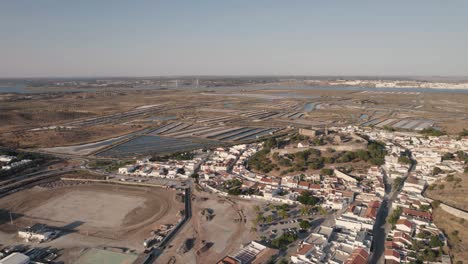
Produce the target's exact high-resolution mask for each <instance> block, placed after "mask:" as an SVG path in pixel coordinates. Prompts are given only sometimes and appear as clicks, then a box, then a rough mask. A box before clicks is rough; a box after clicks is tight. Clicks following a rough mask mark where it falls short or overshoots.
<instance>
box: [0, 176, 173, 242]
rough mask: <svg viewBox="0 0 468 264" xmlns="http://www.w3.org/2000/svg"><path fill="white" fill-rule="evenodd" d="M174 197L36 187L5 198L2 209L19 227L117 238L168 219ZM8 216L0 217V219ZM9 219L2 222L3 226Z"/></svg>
mask: <svg viewBox="0 0 468 264" xmlns="http://www.w3.org/2000/svg"><path fill="white" fill-rule="evenodd" d="M174 195H175V193H174V192H173V191H170V190H166V189H160V188H149V187H133V186H132V187H130V186H120V185H106V184H92V185H78V186H66V187H60V188H54V189H49V188H41V187H34V188H32V189H29V190H25V191H21V192H18V193H15V194H13V195H10V196H7V197H5V198H2V199H1V200H0V203H1V204H2V209H4V210H11V211H12V212H13V215H14V216H15V218H17V219H16V220H15V224H16V225H19V226H24V225H29V224H31V223H44V224H48V225H51V226H55V227H58V228H62V229H65V230H69V229H70V230H74V231H78V232H79V233H82V234H87V235H88V234H89V235H93V236H96V237H106V238H108V237H111V238H113V239H118V238H119V237H125V236H126V235H127V234H128V233H130V232H132V231H135V230H137V229H138V230H141V229H145V227H146V226H149V225H151V224H152V223H155V222H158V220H160V219H161V218H163V217H165V216H166V214H168V212H169V211H170V210H171V206H172V203H174V202H175V201H174ZM172 213H173V214H174V216H175V213H174V212H172ZM8 217H9V216H8V215H7V214H0V218H8ZM173 218H174V217H173ZM8 220H9V219H1V220H0V223H6V222H8ZM172 221H174V219H172ZM0 229H1V225H0Z"/></svg>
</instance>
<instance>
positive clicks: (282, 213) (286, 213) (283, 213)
mask: <svg viewBox="0 0 468 264" xmlns="http://www.w3.org/2000/svg"><path fill="white" fill-rule="evenodd" d="M278 215H279V216H280V217H281V218H283V219H286V218H288V217H289V215H288V212H286V211H285V210H284V209H281V210H280V211H279V212H278Z"/></svg>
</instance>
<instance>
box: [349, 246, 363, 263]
mask: <svg viewBox="0 0 468 264" xmlns="http://www.w3.org/2000/svg"><path fill="white" fill-rule="evenodd" d="M368 258H369V253H367V251H366V250H364V249H363V248H357V249H355V250H354V251H353V253H351V255H350V256H349V257H348V259H347V260H346V262H345V264H366V263H367V259H368Z"/></svg>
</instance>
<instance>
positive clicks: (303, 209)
mask: <svg viewBox="0 0 468 264" xmlns="http://www.w3.org/2000/svg"><path fill="white" fill-rule="evenodd" d="M308 214H310V208H309V207H307V206H303V207H301V215H302V216H304V215H308Z"/></svg>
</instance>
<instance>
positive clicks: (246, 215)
mask: <svg viewBox="0 0 468 264" xmlns="http://www.w3.org/2000/svg"><path fill="white" fill-rule="evenodd" d="M255 204H257V202H256V201H246V200H240V199H232V200H231V199H230V198H227V197H222V196H218V195H216V194H210V193H207V192H200V191H197V190H196V188H194V196H193V199H192V218H191V220H190V222H188V223H187V224H186V225H185V226H184V227H183V228H182V230H181V231H180V233H178V235H177V236H176V237H175V238H174V240H173V241H171V243H170V245H169V248H167V249H166V250H165V251H164V252H163V254H162V255H161V256H160V257H158V259H157V263H167V262H168V261H169V260H170V258H171V257H172V256H174V257H175V258H176V263H187V264H189V263H215V262H216V261H218V260H219V259H221V258H222V257H224V256H226V255H229V254H234V253H237V252H238V251H239V249H240V247H241V245H243V244H245V243H248V242H250V241H251V240H254V239H258V236H257V234H256V233H253V232H250V228H251V226H252V219H253V218H254V217H255V211H254V206H255ZM206 208H209V209H211V210H213V214H214V217H213V219H212V220H206V218H205V217H204V216H203V215H202V214H201V212H202V210H203V209H206ZM241 219H242V221H239V220H241ZM244 220H245V221H244ZM193 238H195V240H194V245H193V247H192V249H191V250H189V251H188V252H186V253H183V252H181V251H180V250H179V249H180V248H181V246H182V244H183V243H184V242H185V241H186V240H187V239H193ZM203 241H205V242H206V243H207V244H210V245H211V246H210V247H208V249H207V250H206V251H205V250H203V249H202V248H203V245H204V244H203Z"/></svg>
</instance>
